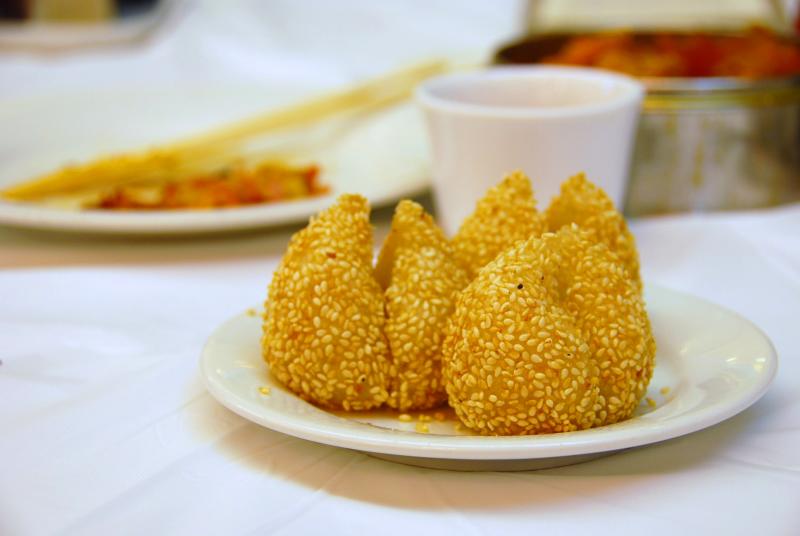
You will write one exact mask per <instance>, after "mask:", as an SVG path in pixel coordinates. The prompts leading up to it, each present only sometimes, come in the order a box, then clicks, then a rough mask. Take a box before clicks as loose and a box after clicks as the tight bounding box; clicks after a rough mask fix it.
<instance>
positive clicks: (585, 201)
mask: <svg viewBox="0 0 800 536" xmlns="http://www.w3.org/2000/svg"><path fill="white" fill-rule="evenodd" d="M545 217H546V220H547V228H548V230H549V231H551V232H555V231H558V230H559V229H561V228H562V227H564V226H566V225H570V224H572V223H577V224H578V225H579V226H580V227H581V229H584V230H585V231H588V232H589V233H590V234H592V236H593V238H594V240H596V241H600V242H603V243H604V244H606V245H607V246H608V247H609V249H611V251H613V252H615V253H616V254H617V255H618V256H619V258H620V260H621V261H622V263H623V264H624V265H625V268H626V269H627V270H628V272H629V273H630V277H631V279H633V281H634V282H635V284H636V287H637V288H638V289H639V291H641V290H642V280H641V276H640V274H639V254H638V253H637V251H636V241H635V240H634V238H633V235H632V234H631V233H630V231H629V230H628V226H627V224H626V223H625V218H623V217H622V214H620V213H619V212H618V211H617V209H616V208H615V207H614V202H613V201H611V199H610V198H609V197H608V195H607V194H606V193H605V192H604V191H603V190H602V188H599V187H598V186H596V185H594V184H592V183H591V182H589V181H588V180H587V179H586V176H585V175H584V174H583V173H580V174H578V175H575V176H573V177H570V178H569V179H568V180H566V181H564V183H563V184H562V185H561V192H560V194H559V195H558V196H556V197H555V198H553V200H552V202H551V203H550V206H549V207H548V208H547V211H546V212H545Z"/></svg>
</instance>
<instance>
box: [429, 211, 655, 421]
mask: <svg viewBox="0 0 800 536" xmlns="http://www.w3.org/2000/svg"><path fill="white" fill-rule="evenodd" d="M654 355H655V344H654V343H653V342H652V334H651V333H650V326H649V322H648V320H647V315H646V312H645V310H644V306H643V303H642V299H641V296H640V294H639V291H638V288H636V286H635V285H634V283H633V282H632V281H631V279H630V278H629V277H628V274H627V272H626V269H625V268H624V267H623V266H622V264H621V262H620V260H619V258H618V257H617V256H616V255H615V254H614V252H612V251H611V250H610V249H609V248H608V247H607V246H606V245H605V244H604V243H601V242H596V241H595V240H594V238H593V236H592V234H591V233H589V232H586V231H582V230H580V229H579V228H578V227H577V226H574V225H572V226H567V227H564V228H562V229H561V230H559V231H558V232H557V233H545V234H544V235H542V236H541V237H537V236H533V237H531V238H529V239H528V240H526V241H524V242H520V243H518V244H517V245H516V246H514V247H513V248H511V249H510V250H508V251H506V252H505V253H503V254H501V255H500V256H499V257H497V258H496V259H495V260H494V261H492V262H491V263H489V264H488V265H487V266H485V267H484V268H483V269H481V270H480V272H479V273H478V275H477V277H476V278H475V279H474V280H473V281H472V282H471V283H470V284H469V286H467V288H466V289H465V290H464V291H463V292H462V293H461V294H460V296H459V298H458V301H457V304H456V310H455V313H454V314H453V316H452V318H451V321H450V323H449V324H448V327H447V334H446V338H445V342H444V345H443V354H442V362H443V376H444V378H445V387H446V390H447V394H448V399H449V403H450V405H451V406H452V407H453V408H454V409H455V411H456V414H457V415H458V416H459V418H460V420H461V421H462V423H463V424H464V425H465V426H466V427H468V428H469V429H471V430H473V431H475V432H477V433H480V434H485V435H522V434H540V433H550V432H566V431H574V430H581V429H586V428H589V427H591V426H598V425H601V424H607V423H611V422H616V421H618V420H621V419H623V418H628V417H629V416H630V415H631V414H632V412H633V408H634V407H635V406H636V403H638V399H639V398H640V397H641V396H642V395H643V394H644V389H645V388H646V386H647V382H648V381H649V379H650V375H651V374H652V364H653V358H654ZM634 399H635V400H634ZM632 401H633V402H632Z"/></svg>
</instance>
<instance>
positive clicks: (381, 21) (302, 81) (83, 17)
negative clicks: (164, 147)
mask: <svg viewBox="0 0 800 536" xmlns="http://www.w3.org/2000/svg"><path fill="white" fill-rule="evenodd" d="M799 7H800V2H798V0H761V1H756V0H724V1H702V0H673V1H670V2H660V1H644V2H642V1H634V0H602V1H589V0H560V1H545V0H530V1H527V2H526V1H522V0H498V1H495V2H482V1H477V0H472V1H457V2H456V1H452V0H434V1H422V0H402V1H400V0H390V1H382V2H369V1H366V0H339V1H336V2H326V1H320V0H317V1H314V0H299V1H298V0H270V1H255V0H231V1H225V2H220V1H215V0H2V1H1V2H0V20H1V21H2V22H0V101H2V102H0V104H3V103H4V104H5V105H6V106H13V107H14V108H15V109H19V106H21V105H22V104H21V102H22V101H24V100H25V99H29V98H31V97H35V96H37V95H45V96H50V97H52V96H54V95H62V94H74V93H76V92H77V93H81V92H96V91H100V90H120V89H123V90H126V91H137V90H147V91H160V90H161V89H166V88H174V87H179V88H186V87H192V88H195V89H196V88H205V87H215V86H220V85H226V86H242V87H244V86H249V87H251V88H264V90H265V91H268V90H269V87H270V86H286V85H288V84H291V85H293V86H295V87H304V88H308V90H309V91H311V90H314V91H316V90H325V89H329V88H336V87H341V86H343V85H345V84H348V83H352V82H354V81H358V80H361V79H364V78H367V77H370V76H374V75H376V74H378V73H382V72H386V71H388V70H391V69H393V68H396V67H398V66H400V65H403V64H407V63H409V62H413V61H418V60H420V59H425V58H431V57H444V58H447V59H449V60H452V61H453V62H455V63H458V64H461V65H472V66H479V65H485V64H491V63H514V64H519V63H522V64H529V63H541V62H545V63H568V64H578V65H589V66H595V67H601V68H608V69H612V70H618V71H623V72H627V73H629V74H632V75H634V76H637V77H639V78H640V79H642V80H643V81H644V82H645V83H646V84H647V87H648V99H647V100H646V102H645V108H644V110H643V116H642V119H641V121H640V127H639V131H638V135H637V140H636V151H635V154H634V158H633V162H632V167H631V174H630V182H629V188H628V200H627V203H626V207H625V210H626V212H627V214H628V215H632V216H638V215H646V214H660V213H669V212H681V211H705V210H720V209H742V208H753V207H762V206H772V205H777V204H782V203H785V202H790V201H794V200H797V199H800V81H798V73H800V64H798V62H800V60H798V52H797V48H796V47H795V43H796V40H797V35H798V32H800V9H799ZM753 28H756V29H755V30H754V29H753ZM607 32H611V34H610V35H611V37H610V38H609V37H608V36H609V34H608V33H607ZM676 32H677V33H678V34H684V35H688V36H689V38H690V39H689V40H688V41H685V42H684V41H680V40H676V38H675V35H674V34H675V33H676ZM720 36H723V37H724V36H736V37H737V38H739V41H736V42H733V41H731V42H728V41H722V40H720V39H721V37H720ZM585 38H588V41H587V40H586V39H585ZM787 47H788V48H787ZM790 49H791V50H790ZM719 65H722V66H723V67H720V68H718V67H719ZM715 69H716V70H715ZM720 69H722V70H720ZM726 69H727V70H726ZM187 98H188V97H187ZM19 99H22V101H20V100H19ZM65 102H66V101H65ZM119 105H120V106H124V101H123V102H120V103H119ZM226 106H228V107H235V104H234V103H231V102H224V101H220V102H219V107H220V108H225V107H226ZM0 111H2V110H1V109H0ZM209 113H210V114H211V116H210V117H211V119H209V122H210V123H213V120H216V118H218V115H214V112H213V111H209ZM223 115H224V114H223ZM220 117H221V116H220ZM212 119H213V120H212ZM201 123H202V122H201ZM201 123H198V125H199V124H201ZM203 125H205V124H203ZM3 137H4V139H3V140H2V141H3V147H0V154H3V153H4V152H5V153H6V154H8V153H10V152H12V151H15V150H16V149H15V148H14V146H13V144H9V143H8V140H9V139H11V138H13V133H11V132H3Z"/></svg>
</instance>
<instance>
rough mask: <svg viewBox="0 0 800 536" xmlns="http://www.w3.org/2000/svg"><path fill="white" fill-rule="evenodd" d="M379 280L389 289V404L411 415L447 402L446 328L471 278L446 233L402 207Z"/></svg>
mask: <svg viewBox="0 0 800 536" xmlns="http://www.w3.org/2000/svg"><path fill="white" fill-rule="evenodd" d="M376 276H377V278H378V281H379V282H380V283H381V285H382V286H383V287H384V288H385V289H386V291H385V300H386V302H385V304H386V305H385V307H386V325H385V328H384V329H385V333H386V338H387V340H388V342H389V348H390V354H391V359H392V377H391V381H390V388H389V398H388V400H387V403H388V405H389V406H390V407H392V408H395V409H398V410H400V411H407V410H415V409H416V410H419V409H428V408H432V407H435V406H438V405H440V404H442V403H444V402H445V401H446V400H447V394H446V393H445V390H444V385H443V383H442V372H441V353H442V340H443V339H444V328H445V326H446V324H447V320H448V318H449V317H450V315H451V314H452V313H453V309H454V307H455V298H456V295H457V294H458V292H460V291H461V290H462V289H463V288H464V287H466V286H467V283H469V279H468V278H467V273H466V271H465V270H464V269H463V268H461V266H459V265H458V263H456V261H455V259H454V257H453V252H452V250H451V247H450V244H449V242H448V241H447V239H446V238H445V236H444V234H443V233H442V231H441V230H440V229H439V227H437V225H436V223H434V221H433V218H432V217H431V216H430V215H429V214H427V213H426V212H425V210H424V209H423V208H422V207H421V206H420V205H418V204H417V203H414V202H413V201H401V202H400V204H398V205H397V208H396V210H395V213H394V218H393V219H392V228H391V231H390V232H389V235H388V237H387V239H386V242H384V245H383V248H382V249H381V252H380V254H379V256H378V264H377V267H376Z"/></svg>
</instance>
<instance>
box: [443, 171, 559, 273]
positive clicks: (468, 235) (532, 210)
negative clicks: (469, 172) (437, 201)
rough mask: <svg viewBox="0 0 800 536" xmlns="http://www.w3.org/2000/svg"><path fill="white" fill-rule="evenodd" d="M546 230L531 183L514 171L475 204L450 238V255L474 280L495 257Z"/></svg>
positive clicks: (522, 174) (521, 174) (523, 175)
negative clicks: (451, 254) (472, 210)
mask: <svg viewBox="0 0 800 536" xmlns="http://www.w3.org/2000/svg"><path fill="white" fill-rule="evenodd" d="M545 228H546V224H545V222H544V217H543V216H542V215H541V214H539V213H538V212H537V210H536V200H535V198H534V196H533V190H532V189H531V181H530V180H529V179H528V177H527V176H525V174H524V173H522V172H520V171H516V172H514V173H511V174H510V175H508V176H507V177H506V178H505V179H503V181H502V182H500V184H498V185H497V186H494V187H493V188H490V189H489V191H487V192H486V195H485V196H484V197H483V198H482V199H481V200H480V201H478V204H477V205H476V207H475V212H473V213H472V214H471V215H470V216H468V217H467V218H466V219H465V220H464V222H463V223H462V224H461V227H459V229H458V232H457V233H456V235H455V236H454V237H453V240H452V244H453V251H454V253H455V255H456V260H457V261H458V262H459V263H460V264H461V265H462V266H463V267H464V268H466V270H467V271H468V273H469V275H470V277H474V276H475V274H476V273H477V272H478V270H480V269H481V268H483V267H484V266H485V265H486V264H487V263H489V261H491V260H492V259H494V258H495V257H497V255H499V254H500V253H502V252H503V251H505V250H507V249H508V248H510V247H511V246H513V245H514V244H515V243H516V242H518V241H520V240H525V239H527V238H528V237H530V236H531V235H533V234H537V235H538V234H541V233H542V232H543V231H544V230H545Z"/></svg>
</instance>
